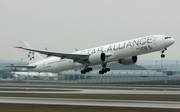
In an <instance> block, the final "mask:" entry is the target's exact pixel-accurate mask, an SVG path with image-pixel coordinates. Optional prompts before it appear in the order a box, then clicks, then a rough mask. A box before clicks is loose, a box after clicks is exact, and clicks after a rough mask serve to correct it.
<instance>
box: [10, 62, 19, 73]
mask: <svg viewBox="0 0 180 112" xmlns="http://www.w3.org/2000/svg"><path fill="white" fill-rule="evenodd" d="M11 66H12V68H11V69H12V71H13V72H17V71H18V70H17V69H16V67H14V64H11Z"/></svg>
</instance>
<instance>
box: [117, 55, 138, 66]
mask: <svg viewBox="0 0 180 112" xmlns="http://www.w3.org/2000/svg"><path fill="white" fill-rule="evenodd" d="M137 60H138V58H137V56H132V57H127V58H123V59H120V60H119V63H121V64H123V65H132V64H134V63H136V62H137Z"/></svg>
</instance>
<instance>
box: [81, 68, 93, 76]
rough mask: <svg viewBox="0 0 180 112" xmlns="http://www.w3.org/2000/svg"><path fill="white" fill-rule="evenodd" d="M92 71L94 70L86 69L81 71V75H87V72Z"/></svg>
mask: <svg viewBox="0 0 180 112" xmlns="http://www.w3.org/2000/svg"><path fill="white" fill-rule="evenodd" d="M90 71H92V68H90V67H85V68H84V70H81V74H86V73H87V72H90Z"/></svg>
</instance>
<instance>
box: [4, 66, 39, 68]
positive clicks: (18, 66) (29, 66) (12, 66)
mask: <svg viewBox="0 0 180 112" xmlns="http://www.w3.org/2000/svg"><path fill="white" fill-rule="evenodd" d="M6 67H16V68H36V66H6Z"/></svg>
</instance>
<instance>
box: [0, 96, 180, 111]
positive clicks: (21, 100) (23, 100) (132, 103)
mask: <svg viewBox="0 0 180 112" xmlns="http://www.w3.org/2000/svg"><path fill="white" fill-rule="evenodd" d="M0 103H16V104H50V105H81V106H109V107H146V108H171V109H180V102H175V101H140V100H102V99H68V98H33V97H32V98H29V97H0Z"/></svg>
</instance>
